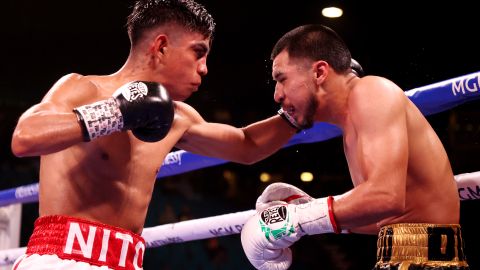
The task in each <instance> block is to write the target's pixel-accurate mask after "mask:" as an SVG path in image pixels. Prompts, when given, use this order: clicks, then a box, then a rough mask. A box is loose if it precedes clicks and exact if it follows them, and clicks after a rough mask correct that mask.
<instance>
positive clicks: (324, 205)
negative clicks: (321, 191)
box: [296, 196, 341, 235]
mask: <svg viewBox="0 0 480 270" xmlns="http://www.w3.org/2000/svg"><path fill="white" fill-rule="evenodd" d="M333 200H334V199H333V197H332V196H329V197H326V198H319V199H315V200H314V201H312V202H309V203H305V204H300V205H297V208H296V211H297V214H298V224H299V226H300V228H301V229H302V231H304V232H305V233H306V234H310V235H311V234H321V233H340V232H341V231H340V228H339V227H338V226H337V224H336V222H335V218H334V216H333V207H332V205H333Z"/></svg>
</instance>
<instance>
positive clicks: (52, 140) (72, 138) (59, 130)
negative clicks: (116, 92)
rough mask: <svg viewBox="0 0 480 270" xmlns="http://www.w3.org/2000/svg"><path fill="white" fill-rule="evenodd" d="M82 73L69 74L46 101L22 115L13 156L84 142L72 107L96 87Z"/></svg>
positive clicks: (43, 152)
mask: <svg viewBox="0 0 480 270" xmlns="http://www.w3.org/2000/svg"><path fill="white" fill-rule="evenodd" d="M82 78H83V77H82V76H80V75H75V74H72V75H68V76H65V77H63V78H62V79H60V80H59V81H58V82H57V83H56V84H55V85H54V86H53V87H52V89H50V90H49V92H48V93H47V95H45V97H44V98H43V100H42V101H41V102H40V103H38V104H36V105H34V106H32V107H31V108H30V109H28V110H27V111H26V112H24V113H23V114H22V116H21V117H20V119H19V120H18V123H17V126H16V127H15V130H14V132H13V136H12V142H11V148H12V152H13V154H14V155H16V156H19V157H23V156H39V155H45V154H50V153H54V152H57V151H60V150H63V149H65V148H67V147H69V146H72V145H74V144H77V143H80V142H82V141H83V140H82V132H81V127H80V125H79V124H78V121H77V117H76V115H75V113H74V112H73V111H72V108H73V106H74V105H75V104H77V103H82V101H83V100H84V99H88V98H91V97H93V96H94V92H93V91H95V92H96V88H95V87H94V86H93V85H92V84H91V83H89V82H85V80H82Z"/></svg>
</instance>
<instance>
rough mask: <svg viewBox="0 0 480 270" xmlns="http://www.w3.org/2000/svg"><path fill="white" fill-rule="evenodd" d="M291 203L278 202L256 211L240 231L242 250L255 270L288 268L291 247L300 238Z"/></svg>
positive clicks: (290, 259) (290, 260) (290, 258)
mask: <svg viewBox="0 0 480 270" xmlns="http://www.w3.org/2000/svg"><path fill="white" fill-rule="evenodd" d="M293 207H294V205H293V204H286V203H280V204H277V205H273V206H270V207H268V208H266V209H265V210H263V211H259V212H257V213H256V214H255V215H254V216H253V217H251V218H250V219H248V221H247V222H246V223H245V225H244V226H243V228H242V232H241V242H242V247H243V251H244V252H245V255H246V256H247V258H248V260H249V261H250V263H251V264H252V265H253V266H254V267H255V268H256V269H262V270H271V269H275V270H281V269H288V268H289V267H290V265H291V263H292V251H291V250H290V248H289V247H290V246H291V245H292V244H293V243H294V242H295V241H297V240H298V239H300V237H301V236H302V235H303V234H302V232H301V231H299V228H298V227H297V228H295V224H298V222H297V219H296V217H297V216H296V215H295V214H294V213H293Z"/></svg>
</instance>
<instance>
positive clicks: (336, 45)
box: [270, 24, 352, 73]
mask: <svg viewBox="0 0 480 270" xmlns="http://www.w3.org/2000/svg"><path fill="white" fill-rule="evenodd" d="M284 50H286V51H287V52H288V55H289V57H292V58H299V59H301V58H305V59H311V60H312V61H318V60H324V61H326V62H328V64H329V65H330V66H331V67H332V68H333V70H335V71H336V72H339V73H344V72H346V71H348V70H349V68H350V61H351V60H350V59H351V58H352V56H351V53H350V50H349V49H348V47H347V45H346V44H345V42H344V41H343V40H342V38H341V37H340V36H339V35H338V34H337V33H336V32H335V31H333V30H332V29H331V28H329V27H327V26H324V25H321V24H307V25H302V26H299V27H296V28H294V29H292V30H290V31H289V32H287V33H286V34H285V35H283V36H282V37H281V38H280V39H279V40H278V41H277V43H276V44H275V46H274V47H273V49H272V53H271V55H270V58H271V60H273V59H274V58H275V57H276V56H277V55H278V54H280V53H281V52H282V51H284Z"/></svg>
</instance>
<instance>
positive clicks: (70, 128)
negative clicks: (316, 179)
mask: <svg viewBox="0 0 480 270" xmlns="http://www.w3.org/2000/svg"><path fill="white" fill-rule="evenodd" d="M127 26H128V33H129V38H130V42H131V49H130V54H129V56H128V59H127V60H126V62H125V63H124V65H123V66H122V67H121V68H120V69H119V70H118V71H117V72H115V73H113V74H110V75H101V76H98V75H80V74H73V73H72V74H69V75H66V76H64V77H62V78H61V79H59V80H58V81H57V82H56V83H55V84H54V85H53V87H52V88H51V89H50V90H49V91H48V93H47V94H46V95H45V96H44V98H43V99H42V101H41V102H40V103H38V104H36V105H34V106H32V107H31V108H30V109H28V110H27V111H26V112H24V113H23V114H22V116H21V117H20V119H19V121H18V124H17V126H16V128H15V131H14V133H13V137H12V145H11V146H12V151H13V153H14V154H15V155H16V156H19V157H24V156H40V176H39V178H40V180H39V184H40V188H39V208H40V209H39V211H40V213H39V214H40V217H39V219H38V220H37V221H36V222H35V228H34V232H33V234H32V235H31V239H30V241H29V243H28V247H27V253H26V255H25V256H22V257H21V258H19V260H18V261H17V262H16V263H15V266H14V267H15V269H16V270H22V269H59V268H62V269H89V268H91V269H97V268H102V269H105V268H110V269H141V268H142V257H143V253H144V249H145V244H144V240H143V239H142V238H141V236H140V235H141V232H142V228H143V225H144V220H145V217H146V213H147V209H148V205H149V202H150V199H151V196H152V190H153V187H154V183H155V179H156V176H157V172H158V169H159V168H160V166H161V165H162V163H163V161H164V159H165V157H166V155H167V154H168V153H169V152H170V151H171V150H172V149H173V148H174V147H175V148H179V149H184V150H186V151H190V152H192V153H196V154H199V155H205V156H212V157H217V158H221V159H225V160H230V161H234V162H239V163H244V164H250V163H253V162H256V161H258V160H261V159H263V158H265V157H267V156H268V155H271V154H272V153H274V152H275V151H277V150H278V149H280V147H282V146H283V145H285V143H286V142H287V141H288V140H289V139H290V138H291V137H292V136H293V135H294V134H295V132H296V130H295V129H294V128H292V127H291V126H290V125H289V124H288V123H287V122H286V121H285V120H283V119H282V117H281V116H280V115H275V116H272V117H270V118H268V119H265V120H263V121H259V122H257V123H253V124H251V125H248V126H246V127H243V128H236V127H233V126H230V125H225V124H219V123H208V122H206V121H205V120H204V119H203V118H202V117H201V116H200V114H199V113H198V112H197V111H196V110H195V109H194V108H192V107H191V106H189V105H187V104H186V103H184V102H183V101H184V100H185V99H186V98H188V97H189V96H190V95H191V94H192V93H193V92H195V91H197V90H198V88H199V86H200V84H201V82H202V78H203V77H204V76H205V75H206V74H207V71H208V69H207V56H208V55H209V52H210V47H211V42H212V38H213V33H214V28H215V23H214V21H213V19H212V17H211V15H210V14H209V13H208V12H207V10H206V9H205V8H204V7H203V6H202V5H200V4H198V3H196V2H194V1H193V0H161V1H160V0H140V1H137V2H136V3H135V5H134V7H133V11H132V13H131V14H130V15H129V17H128V23H127Z"/></svg>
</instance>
